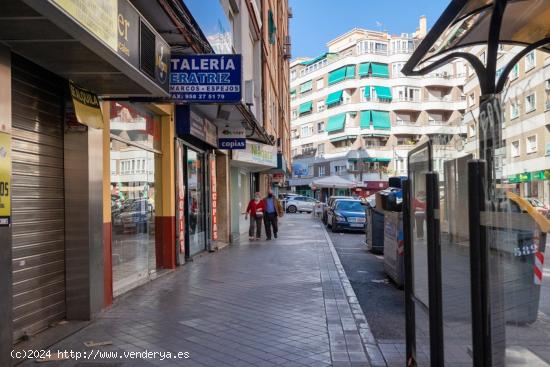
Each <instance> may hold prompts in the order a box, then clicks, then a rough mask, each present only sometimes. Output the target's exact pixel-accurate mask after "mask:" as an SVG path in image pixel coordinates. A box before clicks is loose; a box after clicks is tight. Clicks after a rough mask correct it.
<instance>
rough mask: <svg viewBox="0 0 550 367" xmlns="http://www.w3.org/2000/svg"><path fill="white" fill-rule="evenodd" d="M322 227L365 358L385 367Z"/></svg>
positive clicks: (359, 306)
mask: <svg viewBox="0 0 550 367" xmlns="http://www.w3.org/2000/svg"><path fill="white" fill-rule="evenodd" d="M322 227H323V233H324V234H325V239H326V240H327V242H328V245H329V248H330V252H331V253H332V259H333V260H334V264H335V265H336V269H337V270H338V276H339V278H340V281H341V282H342V286H343V287H344V292H345V294H346V298H347V300H348V303H349V305H350V307H351V311H352V313H353V318H354V319H355V324H356V325H357V329H358V330H359V335H360V337H361V340H362V341H363V346H364V347H365V350H366V353H367V356H368V358H369V359H370V363H371V365H372V366H373V367H387V364H386V360H385V359H384V356H383V355H382V352H381V351H380V347H379V346H378V342H377V341H376V339H375V338H374V335H372V332H371V328H370V326H369V323H368V322H367V318H366V317H365V314H364V313H363V310H362V309H361V305H360V304H359V301H358V300H357V296H356V294H355V291H354V290H353V287H352V286H351V283H350V282H349V279H348V276H347V275H346V272H345V270H344V267H343V266H342V262H341V261H340V257H339V256H338V253H337V252H336V248H335V247H334V244H333V243H332V239H331V238H330V235H329V234H328V232H327V228H326V227H325V226H323V225H322Z"/></svg>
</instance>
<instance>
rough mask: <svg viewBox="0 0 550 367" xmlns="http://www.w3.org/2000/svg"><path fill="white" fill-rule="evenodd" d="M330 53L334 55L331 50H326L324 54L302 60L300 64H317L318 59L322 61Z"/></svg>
mask: <svg viewBox="0 0 550 367" xmlns="http://www.w3.org/2000/svg"><path fill="white" fill-rule="evenodd" d="M328 55H332V53H330V52H326V53H324V54H322V55H319V56H317V57H314V58H313V59H310V60H306V61H302V62H301V63H300V64H301V65H305V66H308V65H311V64H315V63H316V62H317V61H321V60H323V59H326V58H327V56H328Z"/></svg>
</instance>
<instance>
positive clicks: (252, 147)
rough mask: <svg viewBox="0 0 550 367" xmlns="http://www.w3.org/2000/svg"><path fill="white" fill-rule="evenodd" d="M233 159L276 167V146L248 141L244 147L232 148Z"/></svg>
mask: <svg viewBox="0 0 550 367" xmlns="http://www.w3.org/2000/svg"><path fill="white" fill-rule="evenodd" d="M232 158H233V160H235V161H241V162H248V163H253V164H258V165H262V166H268V167H277V148H276V147H275V146H273V145H266V144H260V143H253V142H250V141H248V142H247V144H246V149H241V150H234V151H233V157H232Z"/></svg>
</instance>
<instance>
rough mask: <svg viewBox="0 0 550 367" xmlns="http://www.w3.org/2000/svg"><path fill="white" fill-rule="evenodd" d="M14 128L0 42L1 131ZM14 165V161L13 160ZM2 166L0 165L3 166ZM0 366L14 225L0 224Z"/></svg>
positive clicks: (6, 336) (5, 361)
mask: <svg viewBox="0 0 550 367" xmlns="http://www.w3.org/2000/svg"><path fill="white" fill-rule="evenodd" d="M10 131H11V55H10V50H9V49H7V48H5V47H2V46H1V45H0V134H10ZM10 165H11V162H10ZM0 169H1V167H0ZM0 294H1V295H2V297H0V325H2V327H0V366H11V363H12V359H11V356H10V352H11V349H12V344H13V341H12V335H13V330H12V241H11V227H9V226H6V227H0Z"/></svg>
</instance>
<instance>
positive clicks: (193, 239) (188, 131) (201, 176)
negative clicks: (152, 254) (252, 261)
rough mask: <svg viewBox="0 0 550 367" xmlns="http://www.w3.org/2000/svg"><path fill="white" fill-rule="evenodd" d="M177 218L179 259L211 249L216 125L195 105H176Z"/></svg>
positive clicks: (183, 259) (180, 261) (181, 261)
mask: <svg viewBox="0 0 550 367" xmlns="http://www.w3.org/2000/svg"><path fill="white" fill-rule="evenodd" d="M176 134H177V139H176V149H175V152H176V153H175V154H176V177H177V182H176V203H178V205H177V209H178V210H177V212H176V222H177V229H176V231H177V237H178V238H177V240H178V243H179V246H178V259H179V263H184V262H185V259H186V258H190V257H193V256H195V255H197V254H199V253H201V252H204V251H208V250H211V245H212V243H211V241H212V227H213V225H214V224H216V223H215V220H213V216H212V205H213V201H212V189H213V187H215V186H216V177H215V172H216V171H215V169H214V170H212V169H211V168H212V166H213V165H214V167H215V163H214V162H215V147H216V144H217V127H216V126H215V125H214V124H213V123H212V122H211V121H210V120H208V119H207V118H205V117H204V116H203V115H202V114H200V112H198V111H197V110H195V108H194V107H192V106H189V105H181V106H176Z"/></svg>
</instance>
